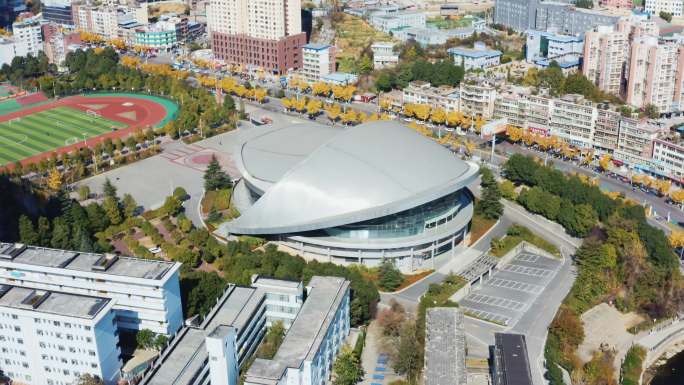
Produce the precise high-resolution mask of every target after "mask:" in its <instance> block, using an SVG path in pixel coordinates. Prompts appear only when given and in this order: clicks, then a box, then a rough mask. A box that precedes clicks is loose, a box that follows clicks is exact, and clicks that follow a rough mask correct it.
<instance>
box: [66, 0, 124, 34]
mask: <svg viewBox="0 0 684 385" xmlns="http://www.w3.org/2000/svg"><path fill="white" fill-rule="evenodd" d="M71 12H72V14H73V20H74V26H75V27H76V29H79V30H82V31H86V32H90V33H94V34H96V35H100V36H102V37H104V38H105V39H116V38H117V36H118V28H119V24H118V11H117V9H116V8H115V7H111V6H109V7H96V6H92V5H87V4H80V3H75V4H72V6H71Z"/></svg>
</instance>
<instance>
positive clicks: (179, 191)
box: [173, 186, 189, 201]
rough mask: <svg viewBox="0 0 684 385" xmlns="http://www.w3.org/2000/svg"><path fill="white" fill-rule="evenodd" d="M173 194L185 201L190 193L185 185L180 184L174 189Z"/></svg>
mask: <svg viewBox="0 0 684 385" xmlns="http://www.w3.org/2000/svg"><path fill="white" fill-rule="evenodd" d="M173 196H174V197H176V198H177V199H178V200H181V201H184V200H186V199H188V196H189V195H188V192H187V191H185V189H184V188H183V187H180V186H178V187H176V188H175V189H173Z"/></svg>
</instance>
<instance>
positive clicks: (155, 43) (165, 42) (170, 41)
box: [119, 15, 188, 51]
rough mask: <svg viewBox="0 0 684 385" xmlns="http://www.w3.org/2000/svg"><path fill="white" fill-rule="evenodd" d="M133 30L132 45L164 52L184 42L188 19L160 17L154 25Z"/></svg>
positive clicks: (134, 21)
mask: <svg viewBox="0 0 684 385" xmlns="http://www.w3.org/2000/svg"><path fill="white" fill-rule="evenodd" d="M129 22H132V23H136V24H137V23H138V21H136V20H130V21H129ZM138 25H139V24H138ZM133 30H134V31H135V34H134V38H133V39H134V42H133V44H134V45H139V46H143V47H147V48H150V49H154V50H161V51H166V50H170V49H173V48H175V47H176V46H178V44H180V43H182V42H183V41H185V40H186V38H187V36H188V18H187V17H178V16H176V15H162V16H161V17H160V19H159V21H157V22H156V23H153V24H147V25H142V26H138V27H135V28H133ZM119 34H120V33H119ZM120 36H121V34H120ZM124 41H126V39H124Z"/></svg>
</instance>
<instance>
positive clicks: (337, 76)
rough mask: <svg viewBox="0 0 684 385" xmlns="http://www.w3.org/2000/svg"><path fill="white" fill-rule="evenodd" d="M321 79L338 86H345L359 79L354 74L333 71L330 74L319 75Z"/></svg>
mask: <svg viewBox="0 0 684 385" xmlns="http://www.w3.org/2000/svg"><path fill="white" fill-rule="evenodd" d="M321 80H322V81H324V82H326V83H330V84H334V85H338V86H346V85H350V84H355V83H356V82H357V81H358V80H359V77H358V76H357V75H355V74H350V73H346V72H333V73H331V74H327V75H324V76H321Z"/></svg>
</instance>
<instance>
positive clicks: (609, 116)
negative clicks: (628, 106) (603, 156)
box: [594, 108, 622, 153]
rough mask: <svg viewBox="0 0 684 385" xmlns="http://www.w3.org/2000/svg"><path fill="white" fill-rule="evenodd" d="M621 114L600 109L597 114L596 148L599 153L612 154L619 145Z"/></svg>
mask: <svg viewBox="0 0 684 385" xmlns="http://www.w3.org/2000/svg"><path fill="white" fill-rule="evenodd" d="M621 119H622V116H621V115H620V113H619V112H617V111H613V110H610V109H604V108H599V109H598V110H597V114H596V127H595V129H594V148H595V149H596V150H598V151H599V152H606V153H612V152H613V151H615V149H616V148H617V145H618V137H619V135H618V134H619V132H620V120H621Z"/></svg>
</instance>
